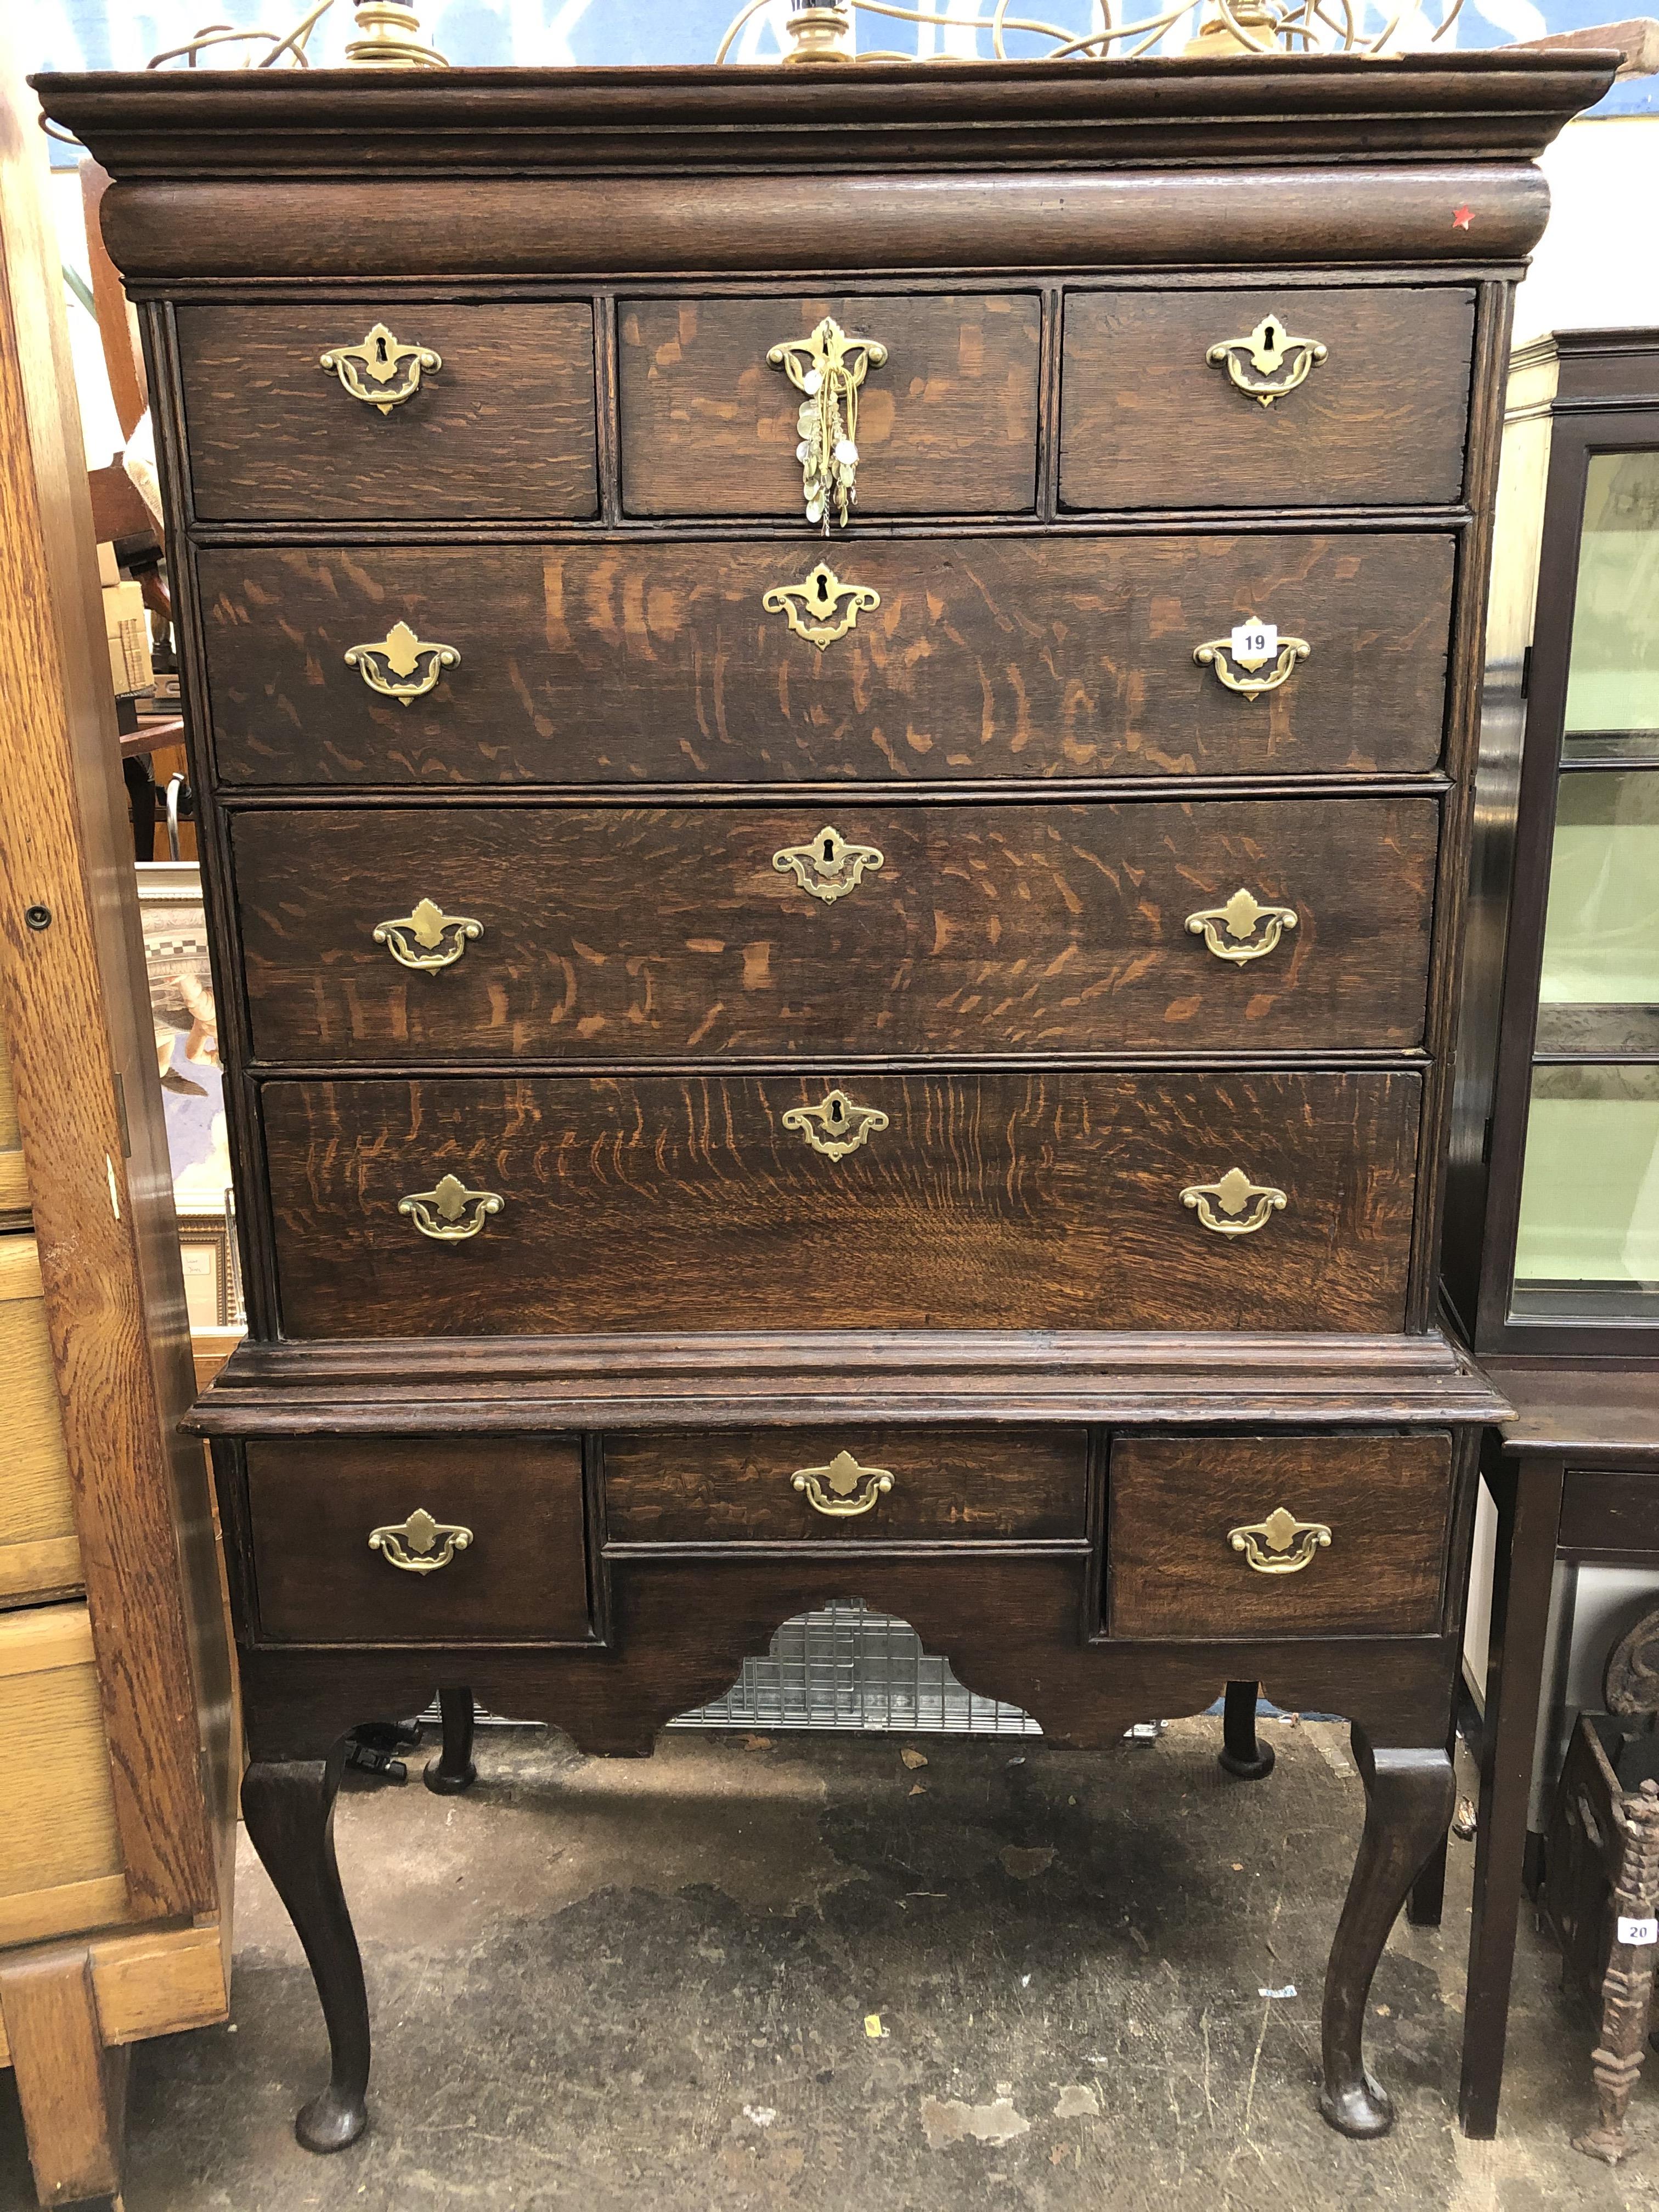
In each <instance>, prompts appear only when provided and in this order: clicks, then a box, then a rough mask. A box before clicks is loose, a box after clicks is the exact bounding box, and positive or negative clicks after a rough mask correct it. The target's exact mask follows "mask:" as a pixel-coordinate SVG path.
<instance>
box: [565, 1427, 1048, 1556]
mask: <svg viewBox="0 0 1659 2212" xmlns="http://www.w3.org/2000/svg"><path fill="white" fill-rule="evenodd" d="M1085 1455H1086V1437H1085V1431H1083V1430H1082V1429H1003V1428H995V1429H933V1428H913V1429H860V1428H858V1427H856V1426H852V1427H843V1428H839V1429H749V1430H742V1431H736V1432H722V1431H697V1432H696V1433H693V1434H688V1435H685V1436H670V1437H660V1436H648V1437H607V1438H606V1440H605V1528H606V1535H607V1539H608V1541H611V1542H612V1543H634V1544H638V1543H646V1544H741V1543H755V1542H760V1541H772V1542H777V1541H782V1542H795V1543H827V1542H838V1541H842V1540H843V1539H846V1540H848V1541H851V1540H855V1539H860V1538H862V1539H864V1540H866V1541H870V1542H873V1543H887V1542H896V1543H905V1542H933V1541H939V1540H941V1539H944V1540H955V1541H960V1542H971V1541H973V1540H974V1539H975V1538H980V1539H987V1538H989V1539H994V1540H997V1541H1006V1540H1007V1539H1009V1538H1012V1537H1027V1538H1054V1537H1073V1538H1078V1539H1081V1538H1082V1537H1083V1536H1084V1535H1085V1533H1086V1523H1085Z"/></svg>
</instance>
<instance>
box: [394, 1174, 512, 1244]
mask: <svg viewBox="0 0 1659 2212" xmlns="http://www.w3.org/2000/svg"><path fill="white" fill-rule="evenodd" d="M506 1202H507V1201H506V1200H505V1199H501V1198H498V1197H497V1196H496V1195H495V1192H494V1191H493V1190H469V1189H468V1188H467V1187H466V1185H465V1183H464V1182H462V1181H461V1180H460V1178H459V1176H453V1175H447V1176H440V1177H439V1179H438V1181H437V1182H436V1183H435V1186H434V1187H433V1188H432V1189H430V1190H412V1191H410V1194H409V1195H408V1197H407V1198H400V1199H399V1200H398V1212H399V1213H401V1214H403V1215H404V1216H405V1217H406V1218H408V1219H409V1220H410V1221H412V1222H413V1223H414V1224H415V1226H416V1228H417V1229H418V1230H419V1231H420V1232H421V1234H422V1237H431V1238H432V1240H433V1242H434V1243H437V1244H460V1243H465V1240H466V1239H467V1238H468V1237H476V1236H477V1233H478V1231H480V1230H481V1229H482V1228H483V1225H484V1223H485V1221H486V1220H487V1219H488V1218H489V1216H490V1215H491V1214H492V1213H499V1212H501V1208H502V1206H504V1205H505V1204H506Z"/></svg>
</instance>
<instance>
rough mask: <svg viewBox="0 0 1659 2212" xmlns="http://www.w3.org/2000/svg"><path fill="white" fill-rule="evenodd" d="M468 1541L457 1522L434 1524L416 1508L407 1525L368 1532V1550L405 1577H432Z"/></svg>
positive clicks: (390, 1524)
mask: <svg viewBox="0 0 1659 2212" xmlns="http://www.w3.org/2000/svg"><path fill="white" fill-rule="evenodd" d="M471 1541H472V1531H471V1529H470V1528H462V1527H461V1525H460V1523H459V1522H458V1521H435V1520H434V1519H433V1517H432V1516H431V1515H430V1514H429V1513H428V1511H427V1510H426V1508H425V1506H424V1505H420V1506H417V1507H416V1510H414V1512H412V1513H411V1514H410V1516H409V1518H408V1520H407V1521H392V1522H387V1524H386V1527H384V1528H371V1529H370V1530H369V1532H368V1548H369V1550H370V1551H371V1552H378V1553H380V1557H381V1558H382V1559H384V1560H385V1561H386V1565H388V1566H390V1567H401V1568H402V1569H403V1571H404V1573H405V1574H406V1575H435V1574H436V1573H437V1571H438V1570H439V1568H440V1567H447V1565H449V1563H450V1561H451V1560H452V1559H453V1558H454V1556H455V1554H456V1553H457V1552H464V1551H465V1549H466V1547H467V1546H468V1545H469V1544H470V1543H471Z"/></svg>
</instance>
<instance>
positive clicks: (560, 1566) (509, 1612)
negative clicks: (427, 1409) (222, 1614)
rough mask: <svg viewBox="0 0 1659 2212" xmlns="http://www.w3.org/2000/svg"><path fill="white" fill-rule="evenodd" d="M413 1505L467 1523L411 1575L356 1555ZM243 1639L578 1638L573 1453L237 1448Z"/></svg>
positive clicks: (580, 1525)
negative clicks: (452, 1543)
mask: <svg viewBox="0 0 1659 2212" xmlns="http://www.w3.org/2000/svg"><path fill="white" fill-rule="evenodd" d="M417 1506H424V1507H425V1509H426V1510H427V1511H428V1513H430V1514H431V1515H432V1516H433V1518H434V1519H435V1520H436V1521H442V1522H453V1523H456V1524H459V1526H460V1527H463V1528H471V1531H472V1541H471V1544H469V1545H468V1546H467V1547H466V1548H465V1550H463V1551H459V1552H457V1553H456V1554H455V1556H454V1557H453V1559H451V1560H450V1562H449V1564H448V1565H447V1566H443V1567H440V1568H438V1569H437V1570H436V1571H435V1572H433V1573H431V1574H424V1575H417V1574H410V1573H408V1572H406V1571H404V1570H403V1569H401V1568H398V1567H394V1566H392V1565H390V1564H389V1563H388V1562H387V1560H386V1559H384V1558H383V1557H382V1556H381V1555H380V1553H378V1552H372V1551H370V1549H369V1547H368V1538H369V1532H370V1531H371V1529H374V1528H383V1527H388V1526H396V1525H398V1523H400V1522H404V1521H406V1520H407V1519H408V1518H409V1516H410V1514H411V1513H412V1512H414V1510H416V1507H417ZM247 1520H248V1533H249V1541H250V1544H251V1547H252V1561H253V1572H254V1577H255V1580H256V1583H257V1585H258V1634H259V1635H260V1636H261V1637H263V1638H267V1639H270V1640H272V1641H276V1642H284V1643H296V1644H431V1643H444V1642H461V1643H465V1642H469V1641H484V1640H487V1641H490V1642H496V1643H507V1644H512V1643H546V1642H555V1643H578V1644H580V1643H585V1642H586V1639H587V1637H588V1634H589V1620H588V1605H587V1559H586V1538H585V1533H584V1532H585V1511H584V1507H583V1502H582V1462H581V1448H580V1444H579V1443H577V1442H576V1440H575V1439H574V1437H490V1438H489V1441H488V1442H487V1443H485V1442H480V1443H430V1442H425V1443H421V1444H420V1445H419V1446H418V1448H417V1447H415V1446H413V1445H411V1444H410V1443H409V1442H408V1441H407V1440H406V1439H402V1438H398V1437H387V1438H385V1439H379V1438H377V1439H375V1440H374V1441H373V1442H362V1441H351V1442H347V1441H346V1440H344V1439H343V1438H337V1437H329V1438H326V1439H324V1440H320V1441H317V1442H311V1441H306V1440H299V1439H295V1438H293V1437H282V1438H271V1439H268V1440H267V1439H261V1440H260V1441H259V1442H258V1443H251V1444H250V1445H249V1446H248V1451H247Z"/></svg>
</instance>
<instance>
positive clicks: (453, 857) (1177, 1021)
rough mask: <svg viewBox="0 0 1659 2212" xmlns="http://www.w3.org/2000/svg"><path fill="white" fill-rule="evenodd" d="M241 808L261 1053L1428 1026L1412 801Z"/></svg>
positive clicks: (1202, 1043) (1126, 1039) (621, 1050)
mask: <svg viewBox="0 0 1659 2212" xmlns="http://www.w3.org/2000/svg"><path fill="white" fill-rule="evenodd" d="M233 821H234V828H233V837H232V849H233V852H234V858H235V865H236V883H237V892H238V903H239V907H240V917H241V936H242V947H243V956H244V960H245V963H246V977H247V991H248V997H249V1000H250V1001H251V1004H252V1013H253V1038H254V1048H255V1050H256V1052H257V1053H258V1054H259V1055H260V1056H261V1057H262V1058H264V1059H267V1060H288V1061H314V1060H317V1059H318V1058H319V1055H320V1056H323V1057H325V1058H328V1059H331V1060H338V1059H340V1058H341V1057H356V1058H359V1059H369V1060H422V1059H427V1060H429V1059H432V1058H434V1057H437V1058H440V1059H444V1058H450V1059H453V1058H458V1057H467V1058H473V1057H477V1056H481V1055H483V1056H488V1057H490V1058H495V1059H503V1060H508V1059H513V1058H526V1059H545V1058H548V1057H549V1056H551V1055H562V1056H571V1057H577V1058H584V1059H589V1060H592V1059H595V1058H611V1057H617V1056H621V1057H625V1058H627V1059H629V1060H639V1059H641V1058H643V1057H647V1056H659V1057H670V1056H672V1057H680V1056H683V1055H684V1054H686V1053H688V1052H690V1051H693V1050H695V1051H696V1054H698V1055H699V1056H700V1057H702V1058H708V1057H711V1056H714V1055H716V1054H732V1053H742V1052H750V1053H755V1054H772V1053H805V1052H811V1051H813V1050H821V1049H828V1050H831V1051H833V1050H836V1049H841V1050H848V1049H856V1050H860V1051H872V1052H873V1051H880V1052H886V1053H914V1052H922V1051H939V1052H959V1053H979V1052H1005V1051H1013V1050H1042V1051H1048V1052H1058V1051H1079V1052H1088V1051H1109V1050H1131V1051H1147V1050H1150V1051H1157V1050H1160V1049H1168V1048H1171V1047H1176V1048H1181V1049H1182V1050H1188V1051H1235V1050H1238V1049H1241V1048H1243V1049H1247V1050H1248V1049H1249V1048H1252V1047H1262V1048H1341V1047H1346V1048H1365V1047H1368V1046H1406V1045H1412V1044H1415V1043H1416V1042H1418V1040H1419V1037H1420V1036H1421V1034H1422V1029H1423V1017H1424V1005H1425V982H1426V977H1427V971H1428V946H1429V921H1430V913H1431V899H1432V891H1433V884H1434V866H1435V850H1436V840H1437V831H1438V825H1439V809H1438V806H1437V803H1436V801H1434V800H1433V799H1426V798H1425V799H1358V798H1354V799H1304V800H1298V799H1286V800H1272V801H1268V800H1261V799H1249V800H1243V799H1238V800H1220V799H1218V800H1211V801H1208V802H1205V803H1202V804H1199V805H1191V804H1188V805H1160V804H1152V803H1145V802H1134V801H1132V802H1129V803H1127V804H1124V805H1088V806H1060V805H1047V806H982V807H974V808H972V809H969V808H965V807H960V806H956V807H952V806H925V805H912V806H902V807H881V808H878V807H871V806H865V805H860V806H854V807H851V808H846V807H838V808H837V809H836V812H835V814H834V816H833V817H831V816H830V815H829V813H828V812H827V811H826V810H825V808H824V806H823V802H818V803H817V805H815V806H814V807H813V808H811V810H810V811H809V809H808V808H807V807H805V805H801V806H796V807H793V808H789V809H787V810H784V809H779V808H774V807H765V808H736V807H720V808H714V807H696V808H693V807H683V808H678V809H661V808H658V809H652V810H649V811H643V810H637V809H634V808H618V807H560V808H539V807H538V808H535V809H530V808H526V807H524V806H519V807H513V808H507V807H495V806H492V807H467V808H456V807H453V806H450V807H444V808H439V807H435V806H421V807H410V806H404V807H398V808H395V809H394V808H389V807H388V808H380V809H378V810H374V811H361V810H359V809H356V808H348V809H342V810H339V811H335V810H330V811H327V812H321V811H306V812H304V813H281V814H278V813H268V812H266V811H264V810H261V811H258V812H254V813H243V814H238V815H236V816H235V817H233ZM1240 892H1243V894H1244V897H1243V901H1242V902H1240V903H1239V904H1238V905H1237V906H1234V905H1233V904H1231V902H1232V901H1234V900H1235V899H1237V896H1238V894H1239V893H1240ZM417 907H418V908H422V912H421V914H420V915H416V908H417ZM469 931H471V933H472V934H471V935H469V934H468V933H469ZM377 940H378V941H377Z"/></svg>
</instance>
